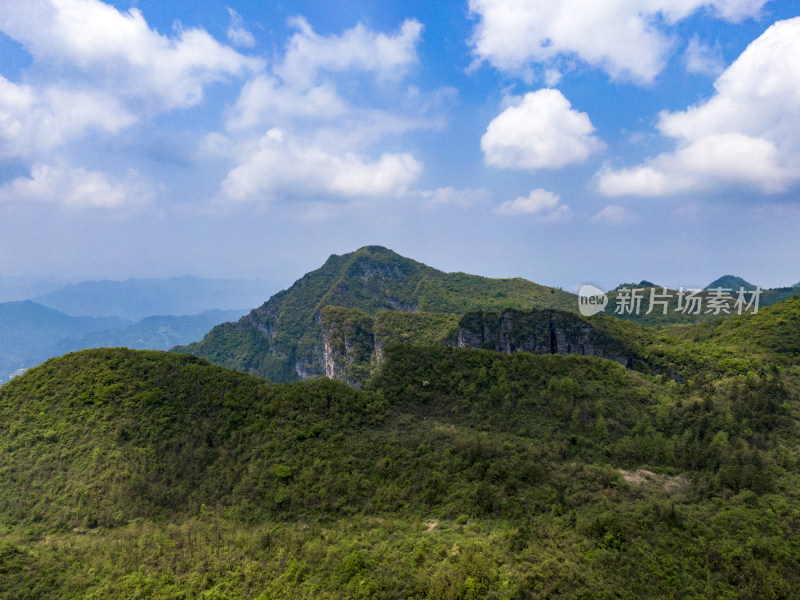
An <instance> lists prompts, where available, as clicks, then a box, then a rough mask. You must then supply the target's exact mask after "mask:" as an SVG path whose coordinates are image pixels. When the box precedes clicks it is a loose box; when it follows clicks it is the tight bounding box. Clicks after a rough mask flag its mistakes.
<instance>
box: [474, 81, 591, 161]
mask: <svg viewBox="0 0 800 600" xmlns="http://www.w3.org/2000/svg"><path fill="white" fill-rule="evenodd" d="M593 132H594V126H593V125H592V123H591V121H590V120H589V116H588V115H587V114H586V113H582V112H578V111H576V110H574V109H573V108H572V105H571V104H570V102H569V100H567V99H566V98H565V97H564V95H563V94H562V93H561V92H560V91H558V90H554V89H541V90H538V91H536V92H530V93H528V94H525V97H524V98H522V100H521V101H520V102H519V103H518V104H516V105H514V106H509V107H508V108H506V109H505V110H504V111H503V112H502V113H500V114H499V115H498V116H497V117H495V118H494V119H493V120H492V122H491V123H489V126H488V127H487V129H486V133H485V134H484V135H483V137H482V138H481V149H482V150H483V153H484V160H485V161H486V164H487V165H489V166H492V167H496V168H499V169H559V168H561V167H564V166H566V165H568V164H573V163H580V162H583V161H585V160H586V159H587V158H588V157H589V156H590V155H591V154H593V153H595V152H597V151H599V150H600V149H602V148H603V142H602V141H600V140H599V139H598V138H597V137H595V136H593V135H592V133H593Z"/></svg>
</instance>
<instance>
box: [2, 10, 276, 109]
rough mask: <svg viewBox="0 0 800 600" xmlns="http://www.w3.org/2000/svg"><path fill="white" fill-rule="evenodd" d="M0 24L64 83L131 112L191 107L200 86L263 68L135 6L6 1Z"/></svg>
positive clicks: (203, 35) (202, 35) (201, 33)
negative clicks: (170, 31)
mask: <svg viewBox="0 0 800 600" xmlns="http://www.w3.org/2000/svg"><path fill="white" fill-rule="evenodd" d="M0 30H2V31H3V32H4V33H5V34H6V35H8V36H9V37H11V38H13V39H15V40H17V41H19V42H20V43H21V44H22V45H23V46H24V47H25V48H26V49H27V50H28V51H29V52H30V53H31V54H32V55H33V57H34V59H35V60H37V61H41V62H42V63H44V64H47V65H48V66H49V67H51V68H53V69H54V74H55V75H56V76H58V77H61V78H63V79H64V80H69V78H70V77H71V76H72V77H73V81H72V87H75V86H76V85H77V83H78V82H81V83H82V84H83V85H87V84H88V85H90V86H92V88H93V89H94V90H104V93H105V94H107V95H113V96H115V97H116V98H118V99H119V100H120V102H121V103H122V104H124V105H125V106H126V108H127V109H128V110H130V111H136V112H137V113H142V112H143V113H147V114H150V113H158V112H163V111H169V110H172V109H175V108H186V107H190V106H194V105H196V104H198V103H199V102H200V101H201V100H202V98H203V88H204V86H206V85H208V84H210V83H213V82H217V81H222V80H224V79H225V78H226V77H228V76H230V75H239V74H245V73H247V72H251V71H257V70H260V69H262V68H263V61H261V60H260V59H254V58H249V57H246V56H243V55H241V54H239V53H238V52H236V51H235V50H233V49H232V48H229V47H227V46H223V45H221V44H220V43H218V42H217V41H216V40H214V38H212V37H211V36H210V35H209V34H208V33H207V32H205V31H203V30H200V29H180V28H178V30H177V32H176V34H175V35H174V36H173V37H168V36H164V35H161V34H159V33H158V32H156V31H154V30H152V29H150V27H149V26H148V25H147V23H146V21H145V19H144V17H143V16H142V14H141V13H140V12H139V11H138V10H137V9H131V10H130V11H128V12H125V13H122V12H119V11H118V10H117V9H115V8H114V7H112V6H109V5H107V4H104V3H103V2H100V1H99V0H29V1H27V2H24V3H22V2H20V3H10V4H9V3H6V4H5V5H4V7H3V9H2V14H1V16H0ZM67 87H69V86H67Z"/></svg>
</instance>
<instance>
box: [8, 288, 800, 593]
mask: <svg viewBox="0 0 800 600" xmlns="http://www.w3.org/2000/svg"><path fill="white" fill-rule="evenodd" d="M331 310H332V311H333V312H337V311H338V312H346V311H355V310H356V309H352V308H343V307H333V308H329V309H328V310H325V311H323V312H325V313H326V314H327V313H328V312H330V311H331ZM798 310H800V300H790V301H788V302H787V303H786V304H785V305H783V306H776V307H771V308H770V309H769V310H765V311H763V313H759V314H758V315H753V316H750V315H748V316H745V317H741V318H738V317H737V318H736V319H739V321H740V322H739V324H738V325H736V324H735V321H734V320H733V319H732V320H730V321H727V322H725V323H723V324H722V325H720V326H716V327H712V326H710V325H709V324H699V325H696V326H692V327H691V328H693V329H694V332H695V333H693V334H691V335H694V336H697V335H700V334H702V333H703V332H704V331H706V330H710V333H709V335H708V336H707V337H706V338H705V339H701V340H700V341H697V342H694V341H691V340H682V339H679V338H670V337H669V336H664V335H663V334H661V333H657V332H649V333H648V331H649V330H646V329H645V328H641V327H637V326H635V325H633V324H630V323H625V322H621V321H619V320H617V319H611V318H606V317H601V318H600V319H598V321H600V322H603V323H604V325H603V326H602V327H606V329H605V330H604V331H605V334H606V335H607V336H609V338H614V337H615V335H616V334H614V329H613V328H614V327H615V326H617V325H619V326H620V327H621V328H622V331H630V332H636V331H638V332H640V334H641V335H642V336H648V335H649V336H651V337H652V341H647V340H644V341H640V340H638V339H631V340H628V339H627V338H626V337H625V336H623V339H622V340H620V343H622V342H626V343H631V344H634V346H632V347H633V348H637V347H639V346H637V344H640V343H641V344H645V343H646V344H647V345H649V346H650V347H654V348H658V347H661V346H664V348H663V351H664V352H669V353H671V355H672V356H675V357H680V356H682V354H683V353H685V352H686V353H691V354H692V355H695V360H696V361H697V362H698V364H700V365H701V367H702V368H701V369H700V370H698V371H696V372H694V373H693V374H692V376H691V377H690V378H688V379H687V380H686V381H685V382H683V383H681V382H676V381H674V380H672V379H669V378H663V377H652V376H650V375H646V374H642V373H638V372H636V371H634V370H631V369H625V368H624V367H623V366H622V365H620V364H619V363H617V362H615V361H614V360H608V359H605V358H598V357H597V356H581V355H570V356H562V355H560V354H557V353H556V354H553V353H548V354H546V355H538V354H534V353H530V352H513V353H509V354H505V353H503V352H497V351H495V350H491V349H479V348H458V347H449V346H446V345H442V344H439V345H437V344H431V343H430V341H431V340H434V341H435V340H438V339H439V338H438V336H439V332H440V331H442V330H443V329H444V328H445V327H449V326H450V324H452V321H449V320H448V319H447V317H450V315H446V314H445V315H444V317H442V316H441V315H442V314H441V313H439V314H437V313H422V312H417V313H401V312H400V311H382V312H381V311H379V312H377V313H375V315H374V316H371V315H368V316H371V317H372V318H373V319H378V317H379V316H380V318H381V319H384V321H383V322H382V325H381V326H380V327H378V328H375V327H374V323H373V330H374V331H382V330H383V329H382V328H388V329H389V330H390V331H391V332H392V336H394V338H393V339H394V341H393V342H392V343H388V344H387V345H386V346H385V347H383V348H382V357H383V360H382V361H381V363H380V365H379V366H378V368H377V370H376V371H375V373H374V375H373V376H372V377H370V379H369V380H368V381H367V382H366V385H365V389H364V390H357V389H353V388H351V387H350V386H347V385H345V384H344V383H341V382H336V381H331V380H329V379H327V378H317V379H314V380H311V381H305V382H296V383H284V384H272V383H269V382H267V381H264V380H263V379H259V378H256V377H253V376H250V375H247V374H244V373H240V372H234V371H230V370H226V369H224V368H221V367H219V366H216V365H212V364H210V363H208V362H207V361H205V360H203V359H199V358H196V357H193V356H189V355H181V354H176V353H163V352H153V351H133V350H124V349H101V350H87V351H82V352H78V353H74V354H68V355H66V356H63V357H59V358H55V359H52V360H50V361H48V362H47V363H45V364H43V365H41V366H39V367H36V368H34V369H31V370H30V371H28V372H27V373H25V374H24V375H22V376H20V377H17V378H15V379H13V380H12V381H10V382H9V383H7V384H6V385H4V386H2V387H0V448H2V449H3V451H2V452H0V572H2V574H3V576H2V577H0V596H2V597H9V598H40V597H48V598H49V597H52V598H60V597H92V598H131V597H152V598H182V597H193V598H194V597H238V598H259V597H260V598H297V597H315V598H342V597H348V598H368V597H379V598H437V599H439V598H441V599H444V600H456V599H464V598H498V599H511V598H531V597H587V598H588V597H592V598H610V597H626V598H627V597H629V598H642V597H666V596H676V597H678V596H679V597H745V598H761V597H774V598H791V597H796V596H797V595H798V592H800V578H798V575H797V573H798V561H797V557H798V556H800V535H798V534H799V533H800V532H798V524H797V518H796V515H797V514H800V500H799V499H798V497H797V494H795V493H793V491H792V490H796V489H798V486H800V474H798V469H797V456H796V452H795V450H796V448H797V447H798V443H800V435H798V427H797V425H798V411H800V374H799V372H798V358H797V356H796V355H795V354H794V353H793V352H791V351H788V352H787V348H784V347H783V346H781V339H783V336H784V334H785V333H787V332H788V331H790V330H792V328H796V322H795V315H796V313H797V311H798ZM359 312H360V314H362V315H367V313H366V312H365V311H359ZM354 314H355V313H354ZM400 314H408V315H413V317H412V318H411V320H410V321H409V322H408V323H407V326H405V325H403V324H402V322H400V321H397V318H398V317H399V316H400ZM333 316H334V317H335V316H336V315H333ZM323 318H324V316H323ZM558 318H563V319H567V316H565V314H562V313H558V314H556V313H553V314H550V313H547V312H546V311H544V312H543V313H542V314H537V313H536V312H529V311H520V312H518V313H517V312H508V311H500V312H496V313H487V312H485V311H484V312H481V313H478V312H476V313H470V314H468V315H465V316H464V317H461V318H459V320H458V322H457V324H459V323H460V326H459V329H464V331H466V332H473V333H475V334H478V333H480V334H481V336H483V337H482V340H483V342H482V343H484V342H485V343H486V344H487V345H495V344H496V343H497V341H500V338H499V337H498V338H495V336H494V334H491V335H484V333H483V332H484V326H487V327H488V328H489V330H490V331H492V330H493V328H494V330H495V331H497V332H504V331H506V330H507V329H508V328H510V329H508V335H509V336H510V337H508V338H507V339H509V340H510V339H512V338H513V339H518V338H519V339H524V338H525V335H523V334H524V332H525V331H526V330H528V331H529V332H530V333H531V334H532V335H538V333H537V332H538V331H539V329H540V328H542V327H544V328H545V329H550V324H551V323H553V322H554V320H557V319H558ZM526 319H530V321H529V322H527V321H526ZM593 319H594V318H593ZM593 319H590V320H589V321H591V320H593ZM351 321H353V323H354V326H355V327H357V328H358V327H361V325H360V324H359V320H358V319H357V318H353V319H351ZM606 321H607V322H608V323H605V322H606ZM337 322H342V323H344V322H345V320H344V319H339V320H338V321H337ZM564 323H566V321H564ZM504 324H506V325H504ZM574 324H575V325H580V323H579V322H575V323H574ZM620 324H621V325H620ZM545 325H546V327H545ZM602 327H601V329H602ZM686 329H689V328H686ZM740 330H741V332H742V335H741V338H738V337H737V336H736V332H738V331H740ZM598 331H600V329H599V330H598ZM754 331H758V332H760V338H759V339H763V340H770V342H769V344H767V346H768V347H765V348H762V349H759V348H756V347H755V346H750V345H747V344H743V342H744V341H746V340H747V339H749V338H750V337H751V332H754ZM406 334H409V335H406ZM520 336H521V337H520ZM547 337H548V338H549V336H547ZM556 337H557V338H558V336H556ZM690 337H691V336H690ZM412 338H414V339H417V340H419V341H420V342H424V343H419V344H413V343H403V342H402V340H403V339H412ZM564 339H565V340H566V341H569V336H567V337H565V338H564ZM424 340H427V341H424ZM576 340H577V338H576ZM577 341H578V342H580V341H581V340H577ZM595 341H596V340H595ZM607 341H608V340H607ZM559 343H560V342H559V340H558V339H556V349H558V344H559ZM773 344H776V346H775V347H773ZM501 345H502V344H501ZM495 347H496V346H495ZM551 351H552V349H551ZM776 358H780V359H781V360H782V361H783V363H782V364H779V363H776V362H775V359H776ZM736 359H739V360H741V361H742V362H740V363H737V362H736ZM713 361H719V362H720V364H716V365H715V364H713ZM720 369H721V370H720ZM709 573H713V577H709V575H708V574H709ZM765 592H768V593H765Z"/></svg>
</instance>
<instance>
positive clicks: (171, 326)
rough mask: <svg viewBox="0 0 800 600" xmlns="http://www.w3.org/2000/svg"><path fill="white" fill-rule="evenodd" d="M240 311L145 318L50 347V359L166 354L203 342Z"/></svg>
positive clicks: (211, 311)
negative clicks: (94, 351) (99, 353)
mask: <svg viewBox="0 0 800 600" xmlns="http://www.w3.org/2000/svg"><path fill="white" fill-rule="evenodd" d="M243 312H245V311H242V310H209V311H206V312H202V313H200V314H199V315H187V316H181V317H173V316H163V317H162V316H155V317H146V318H144V319H142V320H141V321H139V322H138V323H134V324H133V325H130V326H128V327H123V328H121V329H107V330H104V331H95V332H92V333H90V334H88V335H86V336H84V337H82V338H80V339H78V340H72V339H67V340H62V341H61V342H59V343H58V344H55V345H54V346H53V355H54V356H56V355H59V354H65V353H67V352H75V351H77V350H84V349H87V348H116V347H123V346H124V347H125V348H133V349H139V350H169V349H170V348H172V347H173V346H175V345H177V344H188V343H190V342H194V341H197V340H199V339H202V337H203V335H204V334H205V333H206V332H207V331H208V330H209V329H210V328H211V327H214V326H215V325H218V324H219V323H223V322H225V321H229V320H231V319H235V318H237V317H240V316H241V315H242V313H243Z"/></svg>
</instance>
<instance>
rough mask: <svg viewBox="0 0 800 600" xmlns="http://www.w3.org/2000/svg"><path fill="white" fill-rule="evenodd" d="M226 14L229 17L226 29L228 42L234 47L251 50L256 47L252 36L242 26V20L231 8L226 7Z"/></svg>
mask: <svg viewBox="0 0 800 600" xmlns="http://www.w3.org/2000/svg"><path fill="white" fill-rule="evenodd" d="M228 14H229V15H230V16H231V24H230V26H229V27H228V41H229V42H230V43H231V44H233V45H234V46H242V47H244V48H252V47H253V46H255V45H256V40H255V38H254V37H253V34H252V33H250V31H248V29H247V27H245V25H244V19H242V17H241V15H239V13H237V12H236V11H235V10H233V9H232V8H230V7H228Z"/></svg>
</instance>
